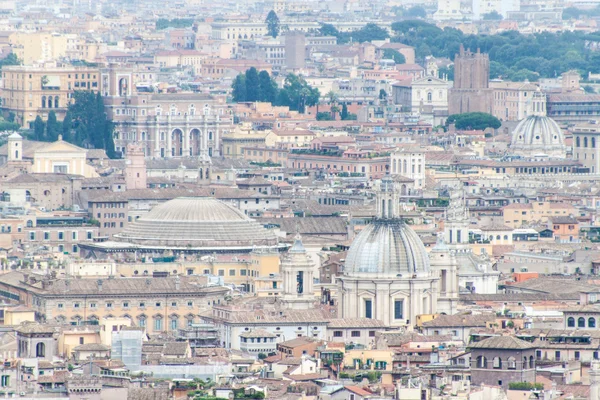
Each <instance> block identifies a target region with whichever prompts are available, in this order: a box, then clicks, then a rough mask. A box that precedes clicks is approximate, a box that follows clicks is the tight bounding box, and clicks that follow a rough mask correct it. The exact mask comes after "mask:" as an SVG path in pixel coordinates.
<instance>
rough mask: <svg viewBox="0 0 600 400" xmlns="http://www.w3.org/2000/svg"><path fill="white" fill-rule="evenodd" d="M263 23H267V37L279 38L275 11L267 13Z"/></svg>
mask: <svg viewBox="0 0 600 400" xmlns="http://www.w3.org/2000/svg"><path fill="white" fill-rule="evenodd" d="M265 22H266V23H267V32H268V33H269V36H272V37H274V38H276V37H277V36H279V30H280V28H281V26H280V24H279V17H278V16H277V14H276V13H275V11H273V10H271V11H269V14H268V15H267V19H266V20H265Z"/></svg>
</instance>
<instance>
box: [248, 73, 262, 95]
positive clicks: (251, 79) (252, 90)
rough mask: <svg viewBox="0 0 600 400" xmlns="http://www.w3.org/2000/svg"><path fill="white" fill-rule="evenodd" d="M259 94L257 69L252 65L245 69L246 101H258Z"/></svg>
mask: <svg viewBox="0 0 600 400" xmlns="http://www.w3.org/2000/svg"><path fill="white" fill-rule="evenodd" d="M259 95H260V83H259V80H258V71H257V70H256V68H254V67H252V68H250V69H249V70H247V71H246V101H258V100H259Z"/></svg>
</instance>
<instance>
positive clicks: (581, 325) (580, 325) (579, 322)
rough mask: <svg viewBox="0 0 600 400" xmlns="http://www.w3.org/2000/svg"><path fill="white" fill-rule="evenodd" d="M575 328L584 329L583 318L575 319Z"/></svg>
mask: <svg viewBox="0 0 600 400" xmlns="http://www.w3.org/2000/svg"><path fill="white" fill-rule="evenodd" d="M577 327H578V328H585V318H583V317H579V318H578V319H577Z"/></svg>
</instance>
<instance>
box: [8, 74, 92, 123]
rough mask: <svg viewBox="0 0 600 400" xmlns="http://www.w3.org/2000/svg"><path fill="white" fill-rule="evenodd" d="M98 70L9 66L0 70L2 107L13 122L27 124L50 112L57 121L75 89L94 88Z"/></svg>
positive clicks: (61, 116) (46, 116)
mask: <svg viewBox="0 0 600 400" xmlns="http://www.w3.org/2000/svg"><path fill="white" fill-rule="evenodd" d="M99 82H100V73H99V70H98V69H97V68H94V67H73V66H51V65H50V64H48V65H36V66H26V65H25V66H23V65H19V66H10V67H4V68H3V69H2V110H3V112H4V114H5V115H7V114H9V113H11V112H12V113H14V114H15V122H17V123H19V124H20V125H21V126H23V127H31V125H32V124H33V121H35V119H36V117H37V116H40V117H41V118H42V119H44V120H46V119H47V118H48V113H49V112H50V111H54V112H55V113H56V117H57V118H58V119H59V120H61V119H63V118H64V116H65V113H66V111H67V107H68V104H69V102H70V101H71V96H72V94H73V92H74V91H76V90H93V91H96V90H98V87H99Z"/></svg>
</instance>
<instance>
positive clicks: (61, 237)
mask: <svg viewBox="0 0 600 400" xmlns="http://www.w3.org/2000/svg"><path fill="white" fill-rule="evenodd" d="M64 239H65V233H64V232H58V240H64Z"/></svg>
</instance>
